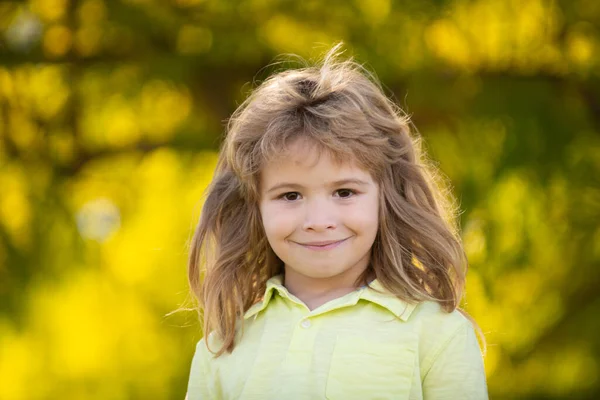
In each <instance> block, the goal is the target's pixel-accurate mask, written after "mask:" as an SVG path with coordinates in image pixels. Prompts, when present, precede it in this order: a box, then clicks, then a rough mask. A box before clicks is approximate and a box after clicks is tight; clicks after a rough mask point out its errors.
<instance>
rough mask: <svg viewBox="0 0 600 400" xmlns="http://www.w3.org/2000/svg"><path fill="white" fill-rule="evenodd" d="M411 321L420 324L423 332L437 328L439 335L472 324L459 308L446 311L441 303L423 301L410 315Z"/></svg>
mask: <svg viewBox="0 0 600 400" xmlns="http://www.w3.org/2000/svg"><path fill="white" fill-rule="evenodd" d="M409 321H410V322H412V323H413V324H415V325H417V326H419V327H420V328H421V330H424V331H425V332H423V333H428V332H429V331H431V330H435V331H436V332H432V333H436V334H438V335H444V334H448V333H452V332H454V331H456V330H457V329H460V328H464V327H468V326H472V323H471V321H469V319H468V318H467V317H466V316H465V315H464V314H463V313H461V312H460V311H459V310H454V311H452V312H446V311H445V310H443V309H442V307H441V306H440V305H439V303H437V302H434V301H423V302H421V303H419V304H418V305H417V306H416V307H415V309H414V310H413V312H412V313H411V315H410V319H409Z"/></svg>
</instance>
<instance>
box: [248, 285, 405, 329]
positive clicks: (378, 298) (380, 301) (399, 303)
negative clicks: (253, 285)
mask: <svg viewBox="0 0 600 400" xmlns="http://www.w3.org/2000/svg"><path fill="white" fill-rule="evenodd" d="M275 291H277V294H279V295H280V296H281V297H283V298H286V299H288V300H289V299H290V296H291V295H290V293H289V292H288V290H287V289H286V288H285V286H283V275H276V276H274V277H272V278H271V279H269V280H268V281H267V287H266V289H265V294H264V295H263V298H262V300H261V301H259V302H258V303H256V304H254V305H253V306H251V307H250V308H249V309H248V311H246V313H245V314H244V319H248V318H250V317H252V316H254V315H256V314H258V313H259V312H261V311H262V310H264V309H265V308H267V306H268V305H269V302H270V301H271V299H272V298H273V294H274V292H275ZM358 293H359V295H358V298H357V300H356V301H358V300H360V299H363V300H366V301H370V302H372V303H375V304H377V305H379V306H381V307H383V308H385V309H386V310H388V311H389V312H391V313H392V314H394V315H395V316H396V317H398V318H400V319H401V320H402V321H407V320H408V318H409V317H410V314H411V313H412V312H413V310H414V309H415V307H416V304H411V303H408V302H406V301H404V300H401V299H399V298H398V297H396V296H394V295H393V294H391V293H389V292H388V291H387V290H386V289H385V288H384V287H383V285H381V283H379V281H378V280H377V279H376V280H374V281H372V282H371V283H370V284H369V285H368V286H364V287H362V288H360V289H358ZM354 304H356V302H354Z"/></svg>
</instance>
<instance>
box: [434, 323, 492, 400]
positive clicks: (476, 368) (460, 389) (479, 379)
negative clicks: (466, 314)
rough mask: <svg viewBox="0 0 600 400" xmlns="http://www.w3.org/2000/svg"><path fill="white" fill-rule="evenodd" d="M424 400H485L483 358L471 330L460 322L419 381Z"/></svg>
mask: <svg viewBox="0 0 600 400" xmlns="http://www.w3.org/2000/svg"><path fill="white" fill-rule="evenodd" d="M423 398H424V400H445V399H448V400H450V399H465V400H487V399H488V392H487V383H486V378H485V370H484V367H483V357H482V355H481V350H480V349H479V343H478V342H477V337H476V335H475V330H474V329H473V326H472V325H471V323H470V322H469V321H464V323H462V324H461V325H460V327H459V328H458V329H457V330H456V332H455V333H454V334H453V335H452V336H451V337H450V338H449V339H448V341H447V342H446V343H445V344H443V345H442V347H441V349H440V350H439V352H438V354H437V356H435V358H434V361H433V362H432V364H431V368H430V369H429V371H428V372H427V373H426V375H425V377H424V381H423Z"/></svg>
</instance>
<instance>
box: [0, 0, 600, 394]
mask: <svg viewBox="0 0 600 400" xmlns="http://www.w3.org/2000/svg"><path fill="white" fill-rule="evenodd" d="M599 26H600V3H599V2H597V1H591V0H575V1H564V0H562V1H550V0H528V1H526V2H521V1H517V0H487V1H486V0H474V1H467V0H452V1H450V0H449V1H439V0H438V1H434V0H425V1H419V2H409V1H391V0H376V1H375V0H372V1H368V2H367V1H358V0H357V1H339V0H335V1H330V2H320V1H316V0H307V1H301V2H286V1H277V0H247V1H243V2H233V1H214V0H170V1H158V0H119V1H118V0H28V1H4V2H2V3H0V376H2V377H3V378H2V381H3V384H2V385H0V398H2V399H25V398H27V399H41V398H81V397H84V398H111V399H120V398H123V399H126V398H148V397H150V398H183V395H184V393H185V386H186V380H187V373H188V369H189V361H190V359H191V356H192V352H193V346H194V343H195V341H196V340H197V339H198V338H199V337H200V332H199V331H198V325H197V324H196V323H195V322H193V323H191V324H190V321H194V318H195V315H194V314H193V313H190V315H188V316H178V315H175V316H171V317H168V318H165V317H163V316H164V315H166V314H167V313H168V312H169V311H171V310H173V309H175V308H176V307H177V306H178V305H179V303H180V302H182V301H184V300H185V298H186V297H185V293H186V290H187V288H186V275H185V262H186V251H187V248H186V241H187V240H188V238H189V235H190V234H191V228H192V224H193V223H194V222H195V219H196V218H197V217H198V212H199V205H198V201H200V199H201V194H202V190H203V188H204V187H205V186H206V184H207V183H208V181H209V180H210V176H211V173H212V168H213V166H214V162H215V153H214V151H215V150H216V149H217V148H218V144H219V140H220V136H221V134H222V131H223V124H224V121H225V120H226V118H227V117H228V116H229V115H230V113H231V112H232V111H233V110H234V109H235V107H236V104H239V102H240V101H241V100H242V99H243V98H244V96H245V94H246V93H247V91H248V90H249V89H250V88H251V87H252V84H248V83H249V82H250V83H252V82H254V81H256V80H258V81H260V80H261V79H264V78H265V77H266V76H267V75H268V74H269V73H270V72H272V71H274V70H277V69H282V68H287V67H289V66H290V65H292V64H291V63H287V62H286V63H278V64H277V63H276V64H272V65H270V66H268V67H265V65H268V64H271V63H272V62H273V61H274V60H275V59H274V57H275V55H277V54H280V53H297V54H300V55H302V56H304V57H315V56H318V55H319V54H320V53H322V52H323V51H325V50H326V49H327V48H328V47H329V46H331V45H332V44H333V43H335V42H337V41H339V40H344V41H345V42H346V44H347V47H348V49H350V50H351V51H349V52H350V53H353V54H355V55H356V57H357V59H358V60H359V61H362V62H366V63H367V67H369V68H370V69H372V70H374V71H376V73H377V74H378V76H379V79H381V81H382V82H383V83H384V84H385V87H386V90H387V91H388V94H389V95H391V96H393V97H395V98H396V99H398V101H399V103H400V105H402V106H403V107H404V108H405V109H406V110H407V112H409V114H411V115H412V116H413V121H414V122H415V125H416V126H417V127H418V128H419V131H420V133H421V134H422V135H423V136H424V138H425V142H426V146H427V149H428V150H429V151H430V153H431V156H432V158H433V159H434V160H436V161H437V162H438V163H439V166H440V167H441V169H442V171H444V173H445V174H446V175H447V176H448V178H449V180H450V182H451V183H452V186H453V191H454V192H455V193H456V195H457V196H458V198H459V200H460V208H461V209H462V210H464V213H463V214H462V216H461V217H462V218H461V222H462V227H463V234H464V241H465V245H466V248H467V252H468V255H469V259H470V264H471V267H470V272H469V277H468V287H467V301H466V308H467V309H468V310H469V311H470V312H471V313H472V314H473V315H474V316H475V317H476V319H477V320H478V321H479V323H480V324H481V325H482V327H483V328H484V330H485V331H486V333H487V336H488V342H489V344H490V347H489V352H488V355H487V357H486V368H487V371H488V376H489V386H490V395H491V397H492V398H498V399H500V398H506V399H511V398H529V399H542V398H544V399H546V398H553V399H567V398H568V399H572V398H589V399H593V398H598V396H599V395H600V381H599V380H598V370H599V368H600V366H599V365H598V360H599V359H600V357H599V356H600V339H598V337H597V336H598V335H597V334H596V332H598V330H599V329H600V326H599V325H600V320H598V318H597V317H596V316H597V315H598V313H599V312H600V297H599V295H598V287H600V286H599V285H600V268H598V267H599V266H600V265H599V264H600V227H599V224H598V221H600V185H599V183H600V182H599V180H600V100H599V99H600V79H599V78H600V73H599V71H600V32H599V29H600V28H599ZM400 100H401V101H400ZM183 210H189V212H188V211H183ZM182 211H183V212H182ZM182 326H185V327H183V328H182ZM31 382H36V383H37V384H36V385H32V384H31Z"/></svg>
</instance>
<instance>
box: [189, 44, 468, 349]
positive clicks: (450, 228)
mask: <svg viewBox="0 0 600 400" xmlns="http://www.w3.org/2000/svg"><path fill="white" fill-rule="evenodd" d="M339 58H340V45H337V46H335V47H334V48H333V49H331V50H330V51H329V52H328V53H327V55H326V56H325V57H324V59H323V60H322V61H321V62H320V63H318V64H316V65H314V66H304V67H303V68H299V69H292V70H287V71H284V72H280V73H277V74H275V75H273V76H271V77H270V78H268V79H267V80H265V81H264V82H263V83H262V84H261V85H259V86H258V87H257V88H256V89H255V90H254V91H253V92H252V93H251V95H250V96H249V97H248V98H247V99H246V101H244V103H242V104H241V105H240V107H238V109H237V110H236V111H235V112H234V113H233V115H232V116H231V118H230V120H229V123H228V126H227V135H226V138H225V142H224V144H223V147H222V149H221V152H220V156H219V160H218V164H217V168H216V171H215V176H214V179H213V181H212V183H211V184H210V186H209V187H208V189H207V196H206V200H205V203H204V205H203V209H202V213H201V217H200V221H199V224H198V226H197V228H196V231H195V233H194V237H193V239H192V243H191V251H190V257H189V268H188V274H189V282H190V286H191V289H192V292H193V294H194V295H195V297H196V298H197V299H198V301H199V302H200V306H199V308H198V310H199V311H200V313H202V311H203V313H204V335H205V338H206V337H207V335H208V333H209V332H213V331H214V332H215V333H216V334H217V335H218V337H219V338H220V339H221V341H222V344H223V345H222V347H221V348H220V349H219V350H218V351H217V352H216V355H217V356H218V355H221V354H222V353H223V352H225V351H228V352H231V351H232V350H233V348H234V346H235V338H236V326H237V324H238V323H240V321H242V323H243V315H244V313H245V312H246V311H247V310H248V309H249V308H250V307H251V306H252V305H253V304H254V303H256V302H258V301H260V298H261V296H262V295H263V293H264V290H265V287H266V282H267V280H268V279H269V278H271V277H272V276H274V275H276V274H278V273H281V272H282V270H283V263H282V261H281V260H280V259H279V258H278V257H277V256H276V255H275V253H274V252H273V250H272V249H271V247H270V246H269V244H268V242H267V239H266V236H265V233H264V230H263V226H262V222H261V217H260V212H259V208H258V202H259V198H260V195H259V176H260V171H261V168H262V167H263V166H264V165H265V163H268V162H269V161H270V160H273V159H274V158H275V157H277V156H278V155H279V156H280V155H281V154H285V152H286V151H287V149H288V148H289V146H290V145H291V144H292V143H293V142H294V141H296V140H298V139H303V140H306V141H307V142H309V143H310V144H311V145H314V146H315V147H316V149H318V150H319V151H327V152H328V153H329V154H331V155H332V156H334V157H335V158H336V159H337V160H339V161H342V160H344V159H349V158H350V159H353V160H356V161H357V162H358V164H359V165H360V166H362V167H363V168H364V169H366V170H368V171H369V172H370V173H371V174H372V176H373V179H374V180H375V181H376V182H377V183H378V186H379V188H380V189H379V190H380V196H379V197H380V207H379V208H380V217H379V224H380V226H379V230H378V233H377V236H376V239H375V242H374V243H373V247H372V255H371V263H370V266H369V267H368V268H367V270H366V271H365V273H364V274H363V276H362V277H361V279H363V280H364V279H366V277H367V275H369V274H371V275H374V276H375V277H376V279H378V281H379V282H380V283H381V284H382V285H383V287H384V288H385V289H386V290H388V291H390V292H391V293H393V294H395V295H396V296H398V297H399V298H401V299H403V300H405V301H408V302H420V301H424V300H431V301H436V302H438V303H439V304H440V306H441V307H442V308H443V310H445V311H447V312H451V311H453V310H455V309H457V308H458V306H459V303H460V301H461V298H462V296H463V291H464V284H465V275H466V271H467V260H466V256H465V254H464V250H463V247H462V244H461V240H460V236H459V234H458V229H457V225H456V223H455V221H456V218H455V217H456V211H455V209H454V208H453V203H452V201H451V197H450V196H448V194H447V193H444V192H443V190H441V189H440V188H441V186H440V185H439V182H436V181H435V179H434V178H435V177H436V175H435V172H436V169H435V168H434V167H433V166H432V165H430V163H428V162H427V161H426V160H425V159H424V157H423V155H422V153H421V150H420V140H419V137H418V134H417V133H416V132H414V133H411V132H410V129H409V125H410V120H409V118H408V117H407V116H406V115H405V114H404V113H403V112H402V111H401V110H400V108H399V107H397V106H396V105H395V104H394V103H393V102H392V101H391V100H389V99H388V98H387V97H386V96H385V94H384V92H383V90H382V88H381V85H380V84H379V82H378V81H377V79H376V78H375V77H374V76H373V75H372V74H370V73H369V72H368V71H367V70H366V69H365V68H363V67H362V66H360V65H359V64H357V63H356V62H354V61H352V60H351V59H348V60H342V61H340V60H339ZM203 264H204V265H205V270H201V265H203ZM201 275H204V277H203V279H202V277H201ZM459 310H460V309H459ZM461 311H462V310H461ZM463 314H465V315H466V313H464V312H463ZM467 317H468V315H467ZM469 319H470V317H469ZM207 343H208V341H207ZM211 351H212V350H211Z"/></svg>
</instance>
